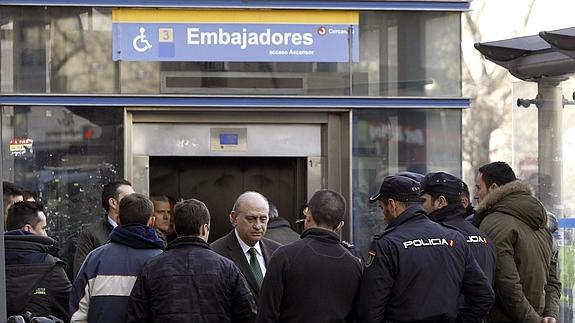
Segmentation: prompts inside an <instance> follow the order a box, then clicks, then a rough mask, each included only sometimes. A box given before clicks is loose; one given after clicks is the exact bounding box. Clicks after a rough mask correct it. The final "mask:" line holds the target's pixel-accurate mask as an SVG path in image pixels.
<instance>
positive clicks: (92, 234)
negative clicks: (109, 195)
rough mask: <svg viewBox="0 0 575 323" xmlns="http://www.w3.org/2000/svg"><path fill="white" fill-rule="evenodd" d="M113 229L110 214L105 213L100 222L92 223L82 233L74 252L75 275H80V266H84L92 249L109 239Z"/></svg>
mask: <svg viewBox="0 0 575 323" xmlns="http://www.w3.org/2000/svg"><path fill="white" fill-rule="evenodd" d="M112 229H113V228H112V225H111V224H110V222H108V215H107V214H105V215H104V216H103V217H101V218H100V219H99V220H98V222H96V223H93V224H91V225H90V226H89V227H87V228H86V229H85V230H83V231H82V233H80V238H78V243H77V244H76V253H75V254H74V268H73V269H74V277H76V276H77V275H78V271H80V267H82V264H83V263H84V260H85V259H86V256H88V254H89V253H90V251H92V250H94V249H96V248H98V247H99V246H101V245H103V244H105V243H106V242H107V241H108V238H109V236H110V233H111V232H112Z"/></svg>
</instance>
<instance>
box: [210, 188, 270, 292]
mask: <svg viewBox="0 0 575 323" xmlns="http://www.w3.org/2000/svg"><path fill="white" fill-rule="evenodd" d="M268 212H269V204H268V201H267V199H266V198H265V197H264V196H263V195H261V194H260V193H258V192H245V193H243V194H241V195H240V196H239V197H238V199H237V200H236V202H235V203H234V207H233V209H232V212H231V213H230V221H231V223H232V225H233V226H234V229H233V230H232V231H231V232H230V233H228V234H227V235H226V236H223V237H221V238H220V239H218V240H216V241H214V242H213V243H212V244H211V246H212V249H213V250H214V251H215V252H217V253H219V254H220V255H222V256H224V257H226V258H229V259H231V260H232V261H233V262H234V263H235V264H236V266H238V267H239V268H240V270H241V272H242V274H243V275H244V277H245V278H246V281H247V282H248V286H249V288H250V291H251V292H252V295H253V296H254V299H256V300H257V299H258V297H259V293H260V287H261V285H262V282H263V279H264V276H265V274H266V269H267V265H268V261H269V259H270V258H271V256H272V254H273V252H274V251H275V250H276V249H277V248H279V247H280V246H281V245H280V244H279V243H277V242H274V241H272V240H269V239H266V238H264V235H265V233H266V229H267V224H268V219H269V218H268Z"/></svg>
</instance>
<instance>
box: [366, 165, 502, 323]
mask: <svg viewBox="0 0 575 323" xmlns="http://www.w3.org/2000/svg"><path fill="white" fill-rule="evenodd" d="M370 201H371V202H378V203H379V207H380V208H381V209H382V210H383V215H384V217H385V218H386V220H387V222H388V223H389V225H388V226H387V228H386V229H385V231H384V232H383V233H382V234H380V235H378V236H376V237H375V238H374V241H373V243H372V244H371V246H370V248H369V252H368V259H367V261H366V263H365V270H364V273H363V277H362V281H361V288H360V292H359V296H358V302H357V312H358V321H359V322H437V323H439V322H441V323H447V322H460V321H462V322H481V321H482V320H483V318H485V316H486V315H487V313H488V311H489V309H490V308H491V306H492V305H493V301H494V293H493V289H492V288H491V285H490V284H489V281H488V280H487V278H486V277H485V274H484V273H483V271H482V270H481V268H479V265H477V261H475V259H474V258H473V255H472V254H471V251H470V250H469V245H468V244H467V242H466V239H465V237H464V236H463V235H462V234H461V233H459V232H458V231H456V230H454V229H450V228H447V227H445V226H443V225H441V224H438V223H435V222H433V221H431V220H429V219H428V218H427V217H426V214H425V210H423V208H422V207H421V206H420V205H419V203H418V202H419V183H418V182H416V181H414V180H412V179H409V178H407V177H403V176H388V177H386V178H385V179H384V180H383V183H382V184H381V188H380V189H379V192H378V193H377V194H375V195H373V196H372V197H371V198H370ZM461 294H463V295H464V297H465V305H464V306H463V307H460V306H459V302H458V300H459V295H461Z"/></svg>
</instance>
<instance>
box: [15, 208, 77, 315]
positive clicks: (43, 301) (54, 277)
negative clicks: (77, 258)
mask: <svg viewBox="0 0 575 323" xmlns="http://www.w3.org/2000/svg"><path fill="white" fill-rule="evenodd" d="M46 225H47V223H46V215H45V214H44V207H43V206H42V205H41V204H39V203H37V202H28V201H24V202H18V203H15V204H14V205H12V207H11V208H10V209H9V210H8V221H7V227H6V228H7V229H8V232H6V233H5V234H4V242H5V244H6V245H5V248H6V254H5V258H6V306H7V313H8V315H18V314H23V313H24V312H26V311H29V312H30V313H32V314H33V315H34V316H48V315H54V316H56V317H59V318H61V319H63V320H64V321H65V322H67V321H68V309H67V307H68V305H67V304H68V295H69V294H70V289H71V287H72V286H71V284H70V281H69V280H68V276H66V272H65V270H64V269H65V266H66V264H65V263H64V262H63V261H61V260H60V259H58V258H56V256H55V255H56V254H57V253H58V249H57V248H56V247H55V246H54V243H55V241H54V240H53V239H51V238H49V237H48V236H46V231H45V229H46Z"/></svg>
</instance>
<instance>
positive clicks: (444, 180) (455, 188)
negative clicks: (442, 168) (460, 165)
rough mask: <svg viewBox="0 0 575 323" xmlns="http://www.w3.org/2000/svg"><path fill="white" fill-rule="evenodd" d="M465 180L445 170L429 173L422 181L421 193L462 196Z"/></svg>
mask: <svg viewBox="0 0 575 323" xmlns="http://www.w3.org/2000/svg"><path fill="white" fill-rule="evenodd" d="M462 191H463V182H462V181H461V180H460V179H459V178H457V177H455V176H453V175H450V174H447V173H444V172H437V173H429V174H427V175H425V178H423V180H422V181H421V191H420V194H425V193H436V194H441V195H444V196H449V197H458V196H461V192H462Z"/></svg>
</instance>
